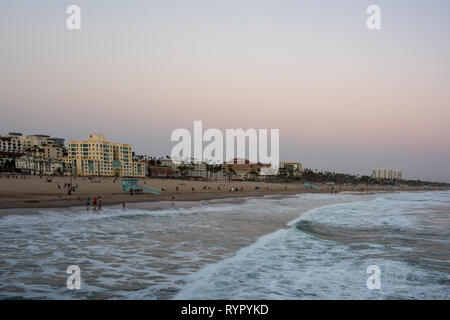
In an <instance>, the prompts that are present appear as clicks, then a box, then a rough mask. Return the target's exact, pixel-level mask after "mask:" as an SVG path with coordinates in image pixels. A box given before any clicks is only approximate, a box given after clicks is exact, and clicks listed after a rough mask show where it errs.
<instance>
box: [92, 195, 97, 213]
mask: <svg viewBox="0 0 450 320" xmlns="http://www.w3.org/2000/svg"><path fill="white" fill-rule="evenodd" d="M93 205H94V210H97V198H95V197H94V203H93Z"/></svg>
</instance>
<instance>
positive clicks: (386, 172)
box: [372, 169, 403, 180]
mask: <svg viewBox="0 0 450 320" xmlns="http://www.w3.org/2000/svg"><path fill="white" fill-rule="evenodd" d="M372 177H373V178H375V179H389V180H401V179H402V177H403V174H402V172H401V171H397V170H392V169H373V170H372Z"/></svg>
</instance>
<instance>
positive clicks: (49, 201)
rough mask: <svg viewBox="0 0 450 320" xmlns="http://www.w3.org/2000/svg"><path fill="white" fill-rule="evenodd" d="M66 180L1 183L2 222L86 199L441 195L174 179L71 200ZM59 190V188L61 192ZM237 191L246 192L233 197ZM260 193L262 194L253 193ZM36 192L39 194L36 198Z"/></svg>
mask: <svg viewBox="0 0 450 320" xmlns="http://www.w3.org/2000/svg"><path fill="white" fill-rule="evenodd" d="M66 183H68V181H67V178H65V177H53V178H52V181H51V182H46V181H45V179H44V178H39V177H36V176H31V177H27V178H25V179H4V178H2V179H0V217H2V216H5V215H8V214H10V213H7V212H12V211H17V210H21V211H23V212H24V213H25V214H26V212H29V211H30V210H31V209H43V208H70V207H86V202H85V201H86V199H87V198H88V197H89V198H90V200H91V207H92V200H93V199H94V197H98V196H101V197H102V200H103V201H102V206H115V205H121V204H122V202H125V203H126V205H127V206H128V204H132V203H144V202H163V201H167V202H169V203H179V202H194V201H202V200H221V199H236V198H238V199H239V198H248V197H263V196H269V195H270V196H275V195H279V196H289V195H296V194H304V193H323V194H327V193H328V194H331V192H332V191H333V194H341V195H343V194H347V195H349V194H350V195H352V194H353V195H358V194H362V195H368V194H378V193H393V192H424V191H438V190H441V189H440V188H423V187H394V188H392V189H388V188H387V187H384V186H369V187H368V186H362V185H360V186H353V185H334V186H329V185H320V190H314V189H307V188H306V187H305V186H304V185H303V184H302V183H265V182H245V181H231V182H228V181H227V182H223V181H221V182H218V181H187V180H174V179H141V182H140V183H141V184H144V185H151V186H154V187H158V188H161V189H162V188H163V189H164V191H163V192H162V193H161V194H159V195H152V194H146V193H136V194H134V195H130V194H128V193H123V192H121V187H120V182H117V181H114V180H113V179H110V178H96V180H94V181H92V180H90V179H84V178H78V179H75V180H74V181H73V185H75V184H76V185H77V186H79V188H77V190H76V191H75V192H74V193H73V194H72V195H70V196H69V195H67V194H66V192H67V191H66V190H67V189H65V187H64V184H66ZM58 186H59V187H58ZM232 187H237V188H238V189H242V191H238V192H234V191H229V189H230V188H232ZM255 188H258V190H255ZM35 191H38V192H35Z"/></svg>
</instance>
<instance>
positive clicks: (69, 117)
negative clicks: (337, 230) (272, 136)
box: [0, 0, 450, 181]
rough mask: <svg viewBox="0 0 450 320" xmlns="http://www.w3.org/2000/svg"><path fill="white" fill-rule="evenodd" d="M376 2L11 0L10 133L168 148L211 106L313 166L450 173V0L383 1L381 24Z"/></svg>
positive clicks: (5, 63) (5, 123) (1, 24)
mask: <svg viewBox="0 0 450 320" xmlns="http://www.w3.org/2000/svg"><path fill="white" fill-rule="evenodd" d="M75 2H76V4H78V5H79V6H80V8H81V12H82V29H81V30H79V31H69V30H67V28H66V25H65V20H66V18H67V16H68V15H67V14H66V13H65V9H66V8H67V6H68V5H70V4H73V3H75ZM372 2H373V1H372ZM372 2H369V1H356V0H354V1H350V0H347V1H283V2H282V3H281V2H278V1H123V2H120V3H119V1H118V2H117V3H112V2H109V1H85V0H79V1H71V2H69V1H46V2H39V4H38V3H37V2H36V3H34V2H33V3H30V1H21V0H19V1H17V0H15V1H10V0H4V1H2V2H1V3H0V38H1V43H0V46H1V50H0V70H1V72H0V84H1V85H0V108H1V117H0V133H1V134H2V135H5V134H7V133H8V132H10V131H18V132H23V133H25V134H28V133H29V134H35V133H42V134H50V135H54V136H58V137H62V138H66V139H67V140H70V139H87V138H88V135H89V133H91V132H99V133H103V134H105V135H106V137H107V139H109V140H112V141H118V142H127V143H131V144H133V147H134V150H135V151H136V153H139V154H150V155H155V156H156V155H163V156H164V155H166V154H169V153H170V150H171V148H172V146H173V145H174V143H171V142H170V134H171V132H172V131H173V130H174V129H176V128H187V129H189V130H190V131H191V132H192V130H193V122H194V120H202V121H203V125H204V128H205V129H206V128H219V129H221V130H225V129H226V128H244V129H247V128H256V129H259V128H267V129H271V128H277V129H280V142H281V149H280V157H281V160H296V161H300V162H302V163H303V164H304V166H305V167H309V168H318V169H326V170H336V171H342V172H351V173H357V174H370V172H371V170H372V169H373V168H392V169H398V170H402V171H403V172H404V176H405V177H406V178H412V179H429V180H438V181H450V148H449V146H450V125H449V120H450V60H449V57H450V41H448V39H449V38H450V37H449V30H450V3H449V2H448V1H401V0H400V1H395V3H394V2H393V1H377V3H376V4H377V5H379V6H380V8H381V10H382V28H381V30H378V31H369V30H368V29H367V28H366V19H367V14H366V8H367V6H368V5H370V4H375V3H372Z"/></svg>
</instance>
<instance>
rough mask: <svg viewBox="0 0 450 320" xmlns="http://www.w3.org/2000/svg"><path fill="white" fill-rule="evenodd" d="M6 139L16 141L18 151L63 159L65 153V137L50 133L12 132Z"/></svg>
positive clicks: (40, 156) (39, 156)
mask: <svg viewBox="0 0 450 320" xmlns="http://www.w3.org/2000/svg"><path fill="white" fill-rule="evenodd" d="M5 138H6V139H10V141H11V146H14V142H15V145H16V148H17V152H20V153H24V154H26V155H28V156H33V157H36V158H44V159H62V157H63V156H64V154H65V146H64V139H62V138H54V137H51V136H48V135H43V134H35V135H27V136H24V135H22V133H17V132H10V133H9V134H8V136H6V137H5Z"/></svg>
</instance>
